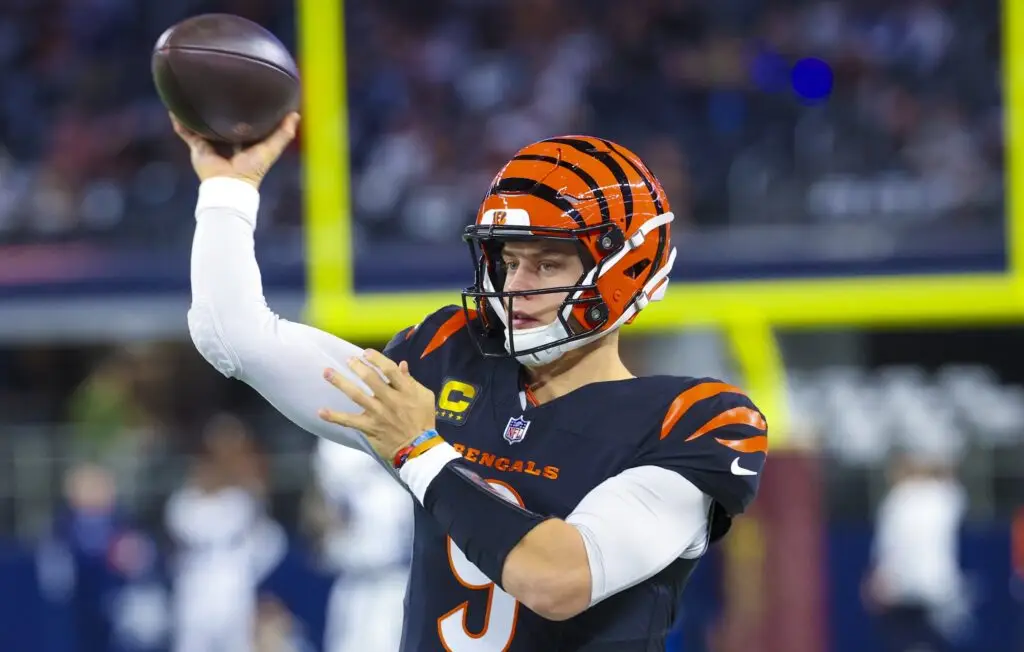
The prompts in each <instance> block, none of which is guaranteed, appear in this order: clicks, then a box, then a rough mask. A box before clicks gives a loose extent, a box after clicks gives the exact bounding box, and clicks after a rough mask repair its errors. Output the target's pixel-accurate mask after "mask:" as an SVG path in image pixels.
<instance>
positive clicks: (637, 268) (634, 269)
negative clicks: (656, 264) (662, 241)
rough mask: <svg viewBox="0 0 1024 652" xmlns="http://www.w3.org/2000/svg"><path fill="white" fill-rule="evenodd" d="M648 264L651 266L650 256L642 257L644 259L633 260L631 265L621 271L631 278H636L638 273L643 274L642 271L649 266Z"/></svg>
mask: <svg viewBox="0 0 1024 652" xmlns="http://www.w3.org/2000/svg"><path fill="white" fill-rule="evenodd" d="M650 266H651V259H650V258H644V259H642V260H638V261H637V262H635V263H633V264H632V265H630V266H629V267H628V268H627V269H626V270H624V271H623V272H622V273H623V274H625V275H626V276H628V277H629V278H631V279H633V280H636V279H638V278H640V275H641V274H643V273H644V271H646V270H647V268H648V267H650Z"/></svg>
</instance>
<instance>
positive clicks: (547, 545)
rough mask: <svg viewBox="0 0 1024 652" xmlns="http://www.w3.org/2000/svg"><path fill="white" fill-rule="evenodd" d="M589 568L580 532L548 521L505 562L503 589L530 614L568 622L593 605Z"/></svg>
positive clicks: (567, 525)
mask: <svg viewBox="0 0 1024 652" xmlns="http://www.w3.org/2000/svg"><path fill="white" fill-rule="evenodd" d="M590 583H591V578H590V566H589V564H588V562H587V550H586V547H585V546H584V544H583V537H581V536H580V533H579V531H578V530H577V529H576V528H574V527H573V526H571V525H569V524H568V523H566V522H565V521H562V520H559V519H549V520H547V521H544V522H543V523H541V524H540V525H538V526H537V527H535V528H534V529H532V530H530V532H529V533H528V534H527V535H526V536H525V537H523V539H522V541H520V542H519V544H518V545H516V547H515V548H513V549H512V552H511V553H509V556H508V558H507V559H506V560H505V567H504V569H503V571H502V586H503V587H504V588H505V591H506V592H507V593H508V594H509V595H511V596H513V597H514V598H516V599H517V600H519V602H521V603H523V604H524V605H526V606H527V607H528V608H529V609H530V610H531V611H533V612H535V613H537V614H539V615H540V616H543V617H544V618H547V619H548V620H566V619H568V618H572V617H573V616H575V615H577V614H579V613H582V612H583V611H585V610H586V609H587V607H589V606H590V593H591V591H590Z"/></svg>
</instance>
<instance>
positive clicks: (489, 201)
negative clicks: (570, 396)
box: [462, 136, 676, 366]
mask: <svg viewBox="0 0 1024 652" xmlns="http://www.w3.org/2000/svg"><path fill="white" fill-rule="evenodd" d="M672 219H673V215H672V212H671V209H670V207H669V202H668V198H667V197H666V196H665V191H664V190H663V189H662V187H661V184H660V183H659V182H658V180H657V178H656V177H655V176H654V174H653V173H651V171H650V170H649V169H647V166H646V165H644V163H643V162H642V161H641V160H640V158H639V157H638V156H637V155H636V154H634V153H633V152H631V151H629V150H628V149H626V148H625V147H622V146H621V145H617V144H615V143H613V142H610V141H607V140H604V139H600V138H593V137H589V136H564V137H560V138H549V139H547V140H542V141H540V142H537V143H533V144H532V145H527V146H526V147H524V148H523V149H521V150H519V151H518V152H517V153H516V155H515V156H513V157H512V159H511V160H510V161H509V162H508V163H507V164H506V165H505V166H504V167H503V168H502V169H501V171H500V172H498V175H497V176H496V177H495V178H494V181H493V182H492V184H491V187H490V189H489V190H488V191H487V195H486V196H485V197H484V200H483V202H482V203H481V204H480V209H479V211H478V213H477V217H476V222H475V223H474V224H473V225H471V226H468V227H466V231H465V234H464V236H463V239H464V240H465V241H466V242H467V243H468V244H469V247H470V251H471V253H472V256H473V260H474V264H475V265H476V276H475V282H474V284H473V285H472V286H470V287H468V288H466V289H465V290H463V292H462V305H463V309H464V310H465V311H466V316H467V321H469V323H470V324H473V323H474V322H476V323H477V324H478V328H477V335H478V336H480V337H481V338H490V337H493V336H494V335H495V334H496V331H498V330H503V331H504V337H505V347H504V348H505V351H504V352H503V353H499V354H498V355H511V356H513V357H515V358H516V359H517V360H519V361H520V362H521V363H523V364H525V365H529V366H536V365H543V364H548V363H550V362H553V361H554V360H557V359H558V358H559V357H561V356H562V355H563V354H564V353H565V352H567V351H570V350H572V349H575V348H578V347H580V346H583V345H584V344H586V343H588V342H592V341H594V340H596V339H598V338H600V337H603V336H604V335H607V334H608V333H611V332H612V331H614V330H616V329H617V328H619V327H620V326H622V325H623V324H627V323H629V322H631V321H632V320H633V319H634V318H635V317H636V315H637V313H639V312H640V311H641V310H643V309H644V308H645V307H647V305H648V304H649V303H650V302H651V301H657V300H659V299H661V298H662V297H663V296H664V294H665V289H666V287H667V285H668V274H669V272H670V271H671V269H672V264H673V262H674V261H675V256H676V250H675V248H673V247H672V239H671V227H670V225H671V223H672ZM545 239H559V240H573V241H575V243H576V245H577V248H578V250H579V254H580V257H581V258H582V260H583V263H584V269H585V272H584V274H583V276H581V277H580V279H579V280H578V281H577V282H576V284H575V285H572V286H563V287H554V288H544V289H537V290H519V291H511V292H505V291H502V288H503V287H504V284H505V272H504V269H503V266H502V264H501V247H502V245H503V243H504V242H507V241H509V240H527V241H529V240H545ZM553 293H567V297H566V299H565V301H564V302H563V303H562V305H561V307H560V308H559V311H558V318H557V319H555V321H554V322H552V323H551V324H547V325H545V326H540V327H537V328H531V329H523V330H517V331H515V332H514V333H513V329H512V328H511V327H509V325H508V322H509V319H508V313H509V312H511V311H512V309H511V302H512V301H514V300H515V297H517V296H523V295H528V294H530V295H536V294H553ZM506 306H509V310H508V311H506ZM471 310H475V312H476V314H477V317H478V320H474V319H471V318H470V316H471V312H470V311H471ZM481 352H482V353H484V355H494V354H493V353H489V352H488V350H487V347H484V346H481Z"/></svg>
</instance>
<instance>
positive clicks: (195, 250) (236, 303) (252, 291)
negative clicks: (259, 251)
mask: <svg viewBox="0 0 1024 652" xmlns="http://www.w3.org/2000/svg"><path fill="white" fill-rule="evenodd" d="M259 199H260V198H259V192H258V191H257V190H256V189H255V188H253V187H252V186H250V185H249V184H247V183H245V182H244V181H240V180H238V179H229V178H214V179H209V180H207V181H204V182H203V183H202V184H201V185H200V187H199V199H198V202H197V204H196V231H195V237H194V238H193V242H192V270H191V281H192V310H191V311H190V313H189V323H190V326H192V322H193V321H195V320H197V319H213V320H214V321H215V322H216V328H217V330H218V331H219V333H220V336H221V337H223V338H226V339H230V340H232V341H235V342H236V343H239V344H244V343H245V342H247V341H250V339H251V338H248V337H246V336H247V335H248V333H249V332H251V331H252V330H253V329H257V328H260V327H261V326H262V324H261V322H262V321H265V320H267V319H272V318H273V314H272V313H271V312H270V310H269V308H267V305H266V302H265V300H264V297H263V281H262V278H261V276H260V270H259V266H258V265H257V263H256V254H255V250H254V241H253V231H254V229H255V228H256V214H257V211H258V209H259ZM193 334H194V329H193ZM197 344H198V343H197Z"/></svg>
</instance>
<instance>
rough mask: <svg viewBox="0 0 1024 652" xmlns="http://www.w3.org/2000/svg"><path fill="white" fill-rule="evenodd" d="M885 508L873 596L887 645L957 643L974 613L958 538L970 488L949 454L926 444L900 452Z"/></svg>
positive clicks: (913, 648) (904, 649)
mask: <svg viewBox="0 0 1024 652" xmlns="http://www.w3.org/2000/svg"><path fill="white" fill-rule="evenodd" d="M889 482H890V489H889V493H888V494H887V495H886V497H885V498H884V499H883V501H882V503H881V505H880V506H879V508H878V517H877V525H876V530H875V541H874V566H873V568H872V569H871V572H870V575H869V576H868V578H867V581H866V584H865V599H866V600H867V601H868V604H869V606H870V607H872V608H873V609H874V610H875V611H876V613H877V615H878V619H879V626H880V629H881V633H882V636H883V638H884V640H885V642H886V646H887V647H886V649H887V650H890V651H891V652H917V651H921V652H924V651H931V652H939V651H941V650H947V649H951V643H952V641H951V635H953V634H955V633H956V630H957V628H958V627H959V626H961V625H963V624H964V623H963V622H962V620H963V616H964V615H965V614H966V613H968V609H969V605H968V604H967V602H966V601H967V599H968V597H967V595H968V594H967V592H966V588H967V586H966V583H965V581H964V578H963V576H962V573H961V570H960V565H959V551H958V541H959V534H960V526H961V521H962V519H963V516H964V511H965V509H966V496H965V495H964V490H963V488H962V487H961V485H960V483H959V482H958V481H957V479H956V476H955V474H954V471H953V469H952V468H950V466H949V462H947V461H946V460H944V459H935V457H934V456H932V455H927V454H922V453H920V452H912V453H904V454H902V455H899V456H897V457H896V459H895V461H894V462H893V464H892V466H891V468H890V477H889Z"/></svg>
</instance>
